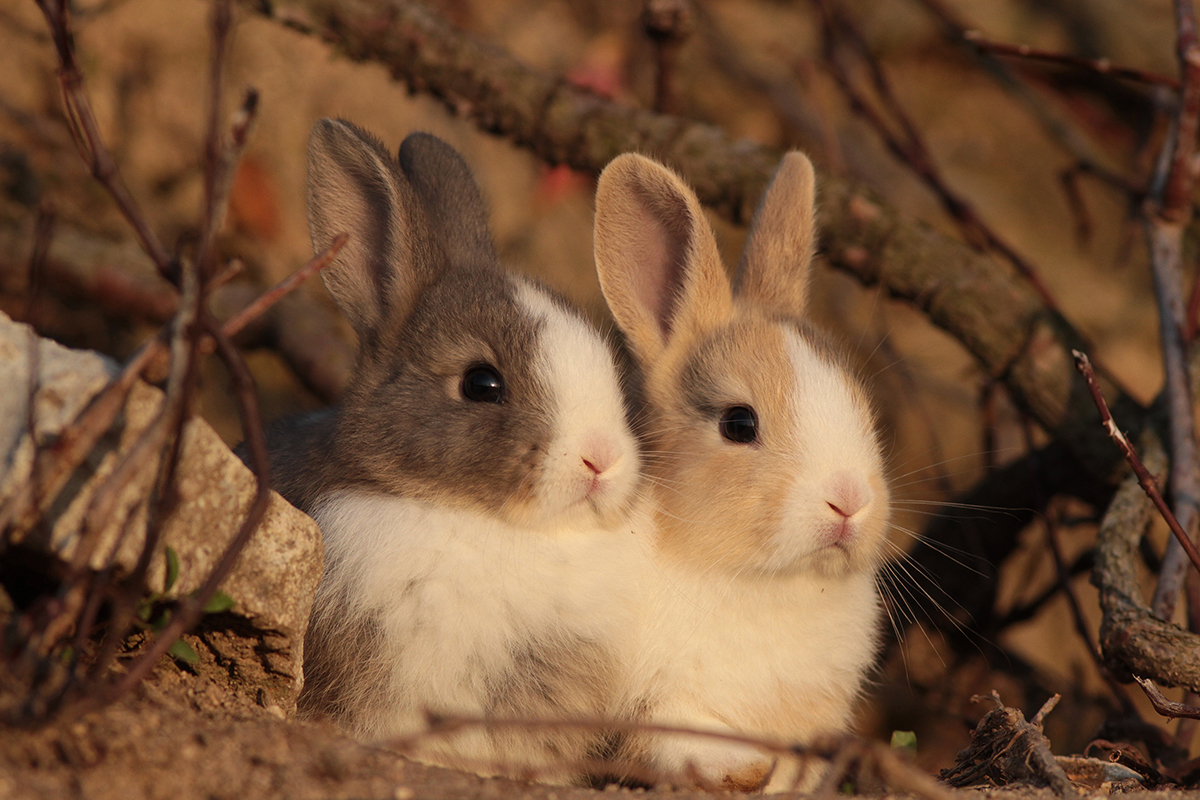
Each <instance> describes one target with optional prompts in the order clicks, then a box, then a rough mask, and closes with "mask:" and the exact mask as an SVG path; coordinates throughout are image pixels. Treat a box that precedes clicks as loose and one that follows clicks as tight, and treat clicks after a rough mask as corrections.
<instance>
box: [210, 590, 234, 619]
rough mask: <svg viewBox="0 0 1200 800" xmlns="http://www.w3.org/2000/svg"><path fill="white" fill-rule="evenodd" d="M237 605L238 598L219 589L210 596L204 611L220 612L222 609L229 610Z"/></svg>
mask: <svg viewBox="0 0 1200 800" xmlns="http://www.w3.org/2000/svg"><path fill="white" fill-rule="evenodd" d="M235 605H237V601H236V600H234V599H233V598H232V597H230V596H229V595H227V594H225V593H224V592H222V591H221V590H220V589H218V590H217V591H216V592H215V593H214V594H213V596H212V597H210V598H208V602H207V603H205V604H204V613H205V614H219V613H221V612H222V611H228V610H229V609H231V608H233V607H234V606H235Z"/></svg>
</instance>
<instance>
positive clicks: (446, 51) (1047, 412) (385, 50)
mask: <svg viewBox="0 0 1200 800" xmlns="http://www.w3.org/2000/svg"><path fill="white" fill-rule="evenodd" d="M240 2H241V3H242V5H243V7H246V8H249V9H251V10H253V11H255V12H257V13H260V14H263V15H266V16H268V17H270V18H272V19H275V20H277V21H279V22H281V23H284V24H286V25H289V26H290V27H292V28H294V29H296V30H299V31H302V32H305V33H308V34H310V35H314V36H319V37H320V38H322V39H324V40H325V41H327V42H329V43H330V44H331V45H332V46H333V47H334V48H336V49H337V50H339V51H341V52H343V53H345V54H346V55H348V56H349V57H351V58H354V59H356V60H360V61H372V62H376V63H381V64H383V65H385V66H386V67H387V68H388V69H389V70H391V72H392V74H393V75H394V76H395V77H396V78H397V79H402V80H404V81H406V82H407V83H408V84H409V85H410V86H411V87H412V88H413V89H414V90H415V91H422V92H427V93H429V94H431V95H433V96H434V97H436V98H438V99H440V100H441V101H442V102H444V103H445V104H446V105H447V106H448V107H449V108H450V109H452V110H453V111H454V112H456V113H459V114H463V115H466V116H469V117H470V118H471V119H473V120H474V121H475V122H476V124H477V125H479V127H481V128H482V129H483V130H486V131H489V132H492V133H496V134H498V135H501V136H504V137H506V138H508V139H510V140H512V141H513V142H515V143H516V144H518V145H521V146H523V147H526V148H528V149H530V150H532V151H533V152H534V153H536V154H537V155H538V156H539V157H540V158H542V159H544V160H546V161H548V162H550V163H561V162H565V163H568V164H570V165H571V166H573V167H575V168H577V169H584V170H592V171H598V170H600V169H601V168H602V167H604V165H605V164H607V163H608V162H609V161H610V160H611V159H612V158H614V157H615V156H617V155H619V154H620V153H623V152H627V151H639V152H644V153H650V154H653V155H655V156H657V157H659V158H662V159H663V160H664V161H666V162H667V163H669V164H671V165H672V166H673V167H675V168H676V169H677V170H679V172H680V173H681V174H682V175H683V176H684V178H686V179H687V180H688V182H689V183H691V184H692V185H693V186H694V187H695V188H696V191H697V193H698V195H699V196H700V198H701V200H702V201H703V202H705V203H707V204H708V205H710V206H713V207H714V208H715V209H716V210H717V211H718V212H720V213H721V214H723V215H725V216H727V217H728V218H730V219H732V220H734V221H735V222H745V221H746V220H748V219H749V218H750V216H751V214H752V212H753V210H754V207H755V205H756V203H757V202H758V197H759V195H760V194H761V192H762V190H763V188H764V187H765V185H766V182H767V179H768V177H769V176H770V174H771V172H772V171H773V170H774V168H775V166H776V164H777V163H778V161H779V158H780V156H781V153H780V152H779V151H777V150H774V149H772V148H769V147H763V146H760V145H756V144H753V143H751V142H746V141H733V140H731V139H730V138H729V137H728V136H727V135H726V134H725V133H724V132H722V131H721V130H720V129H718V128H715V127H713V126H711V125H706V124H703V123H699V122H695V121H692V120H687V119H681V118H678V117H671V116H666V115H661V114H656V113H653V112H651V111H646V110H643V109H637V108H630V107H628V106H623V105H620V104H617V103H614V102H609V101H606V100H604V99H602V98H600V97H598V96H596V95H595V94H593V93H591V92H588V91H586V90H583V89H579V88H577V87H574V86H571V85H570V84H568V83H567V82H566V81H563V80H561V79H559V78H557V77H554V76H549V75H544V74H542V73H539V72H536V71H534V70H532V69H529V68H528V67H526V66H524V65H523V64H521V63H520V62H518V61H516V60H515V59H513V58H512V57H510V56H508V55H507V54H505V53H503V52H502V51H499V50H497V49H496V48H494V47H489V46H485V45H483V44H480V43H478V42H475V41H473V40H471V39H470V38H468V37H466V36H464V35H463V34H461V33H460V32H458V31H456V30H454V29H453V28H451V27H450V26H449V25H448V24H447V23H446V22H444V21H443V20H441V19H439V18H438V17H437V16H436V15H434V14H433V13H431V12H430V11H429V10H428V9H426V8H425V7H423V6H421V5H419V4H417V3H411V2H404V1H403V0H337V2H334V0H276V1H275V2H272V3H263V2H260V1H259V0H240ZM820 187H821V198H820V204H821V216H822V228H823V235H824V249H825V251H826V253H827V255H828V257H829V259H830V260H831V261H832V262H833V264H834V265H835V266H837V267H839V268H841V269H844V270H846V271H848V272H850V273H852V274H853V275H855V276H857V277H858V278H859V279H860V280H861V281H863V282H864V283H866V284H880V285H882V286H883V287H885V288H886V289H887V290H888V291H889V292H890V293H891V294H892V295H894V296H896V297H900V298H904V299H906V300H910V301H912V302H913V303H914V304H916V305H917V306H918V307H919V308H921V309H922V310H923V311H924V312H925V313H926V314H927V315H928V316H929V318H930V319H931V320H932V321H933V322H934V323H935V324H937V325H938V326H940V327H942V328H944V329H946V330H947V331H948V332H950V333H951V334H952V335H953V336H955V337H956V338H957V339H958V340H959V341H960V342H962V344H963V345H964V346H965V347H966V348H967V349H968V350H969V351H970V352H971V353H972V354H973V355H974V356H975V357H976V359H978V361H979V363H980V365H981V368H982V370H983V371H984V372H985V373H987V374H988V375H989V376H992V377H997V378H1001V379H1003V380H1004V381H1005V382H1006V383H1007V384H1008V386H1009V388H1010V390H1011V392H1012V394H1013V397H1014V399H1015V401H1016V402H1017V403H1018V405H1019V406H1020V407H1021V408H1022V410H1024V411H1026V412H1028V413H1029V414H1031V415H1032V416H1033V417H1034V418H1035V419H1036V420H1037V421H1038V422H1039V423H1040V424H1041V425H1042V426H1043V427H1045V428H1046V429H1047V430H1048V431H1049V432H1050V433H1051V434H1052V435H1053V436H1054V437H1056V438H1058V439H1060V440H1062V441H1063V442H1065V443H1067V444H1068V445H1069V446H1070V447H1071V449H1072V450H1073V451H1074V452H1075V453H1076V454H1077V456H1078V457H1079V460H1080V461H1081V463H1083V464H1085V465H1087V467H1088V469H1089V470H1090V471H1091V472H1092V473H1093V474H1094V475H1096V476H1098V477H1100V478H1102V479H1103V480H1105V481H1106V482H1108V483H1114V482H1115V481H1116V479H1117V475H1118V474H1119V473H1118V470H1119V469H1120V466H1121V462H1120V459H1119V457H1118V456H1117V455H1116V454H1115V453H1114V452H1113V449H1112V447H1111V445H1110V444H1109V443H1108V441H1107V440H1106V438H1105V436H1104V433H1103V430H1102V429H1100V427H1099V425H1098V424H1097V420H1098V416H1097V414H1096V410H1095V408H1094V407H1092V405H1091V400H1090V397H1089V395H1088V393H1087V389H1086V387H1085V386H1084V383H1083V380H1082V378H1080V377H1078V376H1077V375H1076V374H1075V370H1074V369H1073V368H1072V362H1071V350H1072V349H1073V348H1078V347H1080V346H1081V345H1082V337H1081V336H1080V335H1079V333H1078V332H1077V331H1076V330H1075V329H1074V328H1072V327H1071V325H1070V324H1069V323H1068V322H1067V321H1066V320H1065V319H1063V317H1062V316H1061V315H1059V314H1056V313H1055V312H1053V311H1052V310H1050V309H1048V308H1047V307H1046V305H1045V303H1044V302H1042V300H1041V298H1039V297H1038V296H1037V293H1036V292H1035V291H1033V289H1032V288H1030V287H1029V285H1028V284H1027V283H1026V282H1025V281H1024V280H1022V279H1021V278H1020V277H1019V276H1017V275H1015V274H1014V273H1013V271H1012V270H1011V269H1010V268H1009V267H1007V266H1005V265H1003V264H1000V263H998V262H997V261H995V260H994V259H993V258H992V257H991V256H988V255H982V254H979V253H976V252H975V251H973V250H972V249H971V248H970V247H968V246H967V245H966V244H963V243H962V242H958V241H955V240H952V239H949V238H947V237H945V236H943V235H941V234H938V233H935V232H934V231H932V230H931V229H929V228H928V227H926V226H924V225H921V224H919V223H915V222H913V221H911V220H908V219H905V218H903V217H901V215H900V214H899V213H898V212H897V211H896V210H894V209H891V208H889V207H888V206H886V205H885V204H884V203H883V202H881V201H880V200H878V199H877V198H875V197H874V196H873V195H872V194H871V193H870V191H869V190H867V189H866V188H865V187H863V186H861V185H859V184H858V183H856V182H854V181H851V180H847V179H845V178H840V177H837V176H833V175H822V176H821V180H820ZM1104 391H1105V394H1106V395H1107V396H1108V397H1110V398H1112V399H1113V403H1112V405H1113V408H1114V414H1115V415H1116V417H1117V419H1118V421H1119V422H1120V424H1121V426H1122V428H1123V429H1125V430H1132V431H1133V432H1134V433H1135V434H1136V432H1137V431H1138V430H1139V429H1140V427H1141V422H1142V420H1143V418H1144V409H1143V408H1141V407H1140V406H1139V405H1138V404H1137V403H1136V402H1135V401H1134V400H1132V399H1131V398H1129V397H1128V396H1124V395H1121V394H1120V393H1119V392H1118V391H1117V390H1116V389H1115V388H1114V387H1112V386H1105V387H1104Z"/></svg>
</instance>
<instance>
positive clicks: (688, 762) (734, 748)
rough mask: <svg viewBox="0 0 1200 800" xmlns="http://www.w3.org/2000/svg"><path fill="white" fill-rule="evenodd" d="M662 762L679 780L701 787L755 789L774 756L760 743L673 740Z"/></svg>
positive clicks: (768, 772) (662, 757)
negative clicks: (754, 744) (765, 751)
mask: <svg viewBox="0 0 1200 800" xmlns="http://www.w3.org/2000/svg"><path fill="white" fill-rule="evenodd" d="M658 761H659V765H660V766H661V767H662V768H664V769H665V770H667V771H669V772H671V773H672V774H673V776H674V778H675V780H676V781H678V782H680V783H683V784H685V785H691V786H695V787H698V788H701V789H707V790H714V789H725V790H733V791H739V792H753V791H757V790H758V789H760V788H761V787H762V785H763V783H764V782H765V781H766V780H767V778H768V777H769V776H770V774H771V768H772V766H773V765H774V759H772V758H771V757H770V756H768V755H766V754H765V753H763V752H762V751H761V750H759V749H758V748H756V747H751V746H749V745H742V744H737V743H734V742H724V741H718V740H698V739H693V740H691V741H684V740H682V739H676V740H674V741H671V742H669V743H668V744H667V745H666V746H665V747H664V748H663V749H662V751H661V752H660V754H659V759H658Z"/></svg>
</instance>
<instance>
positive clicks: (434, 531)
mask: <svg viewBox="0 0 1200 800" xmlns="http://www.w3.org/2000/svg"><path fill="white" fill-rule="evenodd" d="M315 517H316V519H317V522H318V523H319V524H320V526H321V530H322V531H323V534H324V537H325V542H326V553H327V556H326V558H327V567H326V569H327V574H326V578H325V582H326V583H328V584H329V586H328V589H329V590H331V591H333V590H341V591H344V592H345V593H346V596H348V597H349V598H351V607H350V609H349V611H350V614H351V615H363V616H369V617H372V618H373V619H374V620H375V621H376V623H377V625H378V630H379V635H380V639H381V646H382V648H383V651H384V653H383V654H384V656H385V657H386V658H387V659H389V660H390V662H391V664H390V667H389V670H390V683H391V685H390V686H389V687H388V693H387V694H388V695H389V696H390V699H389V702H388V705H389V706H390V707H391V712H392V713H390V714H389V715H387V717H386V718H381V719H379V721H378V722H377V723H375V724H373V725H371V726H370V727H371V728H372V729H373V730H372V731H371V733H372V735H374V736H378V737H383V736H388V735H393V734H397V733H403V732H406V731H409V730H413V729H415V728H419V727H420V726H421V715H422V713H423V711H424V710H426V709H428V710H432V711H438V712H442V713H456V714H467V715H472V716H477V715H487V714H488V713H489V710H490V707H489V703H490V702H491V698H492V695H494V694H495V692H496V687H497V686H501V685H503V684H504V682H505V681H508V680H512V679H513V676H517V678H518V679H519V678H520V673H521V672H522V670H524V669H526V664H525V663H523V659H528V658H531V657H532V658H534V659H544V658H546V657H548V656H543V655H538V654H537V651H538V648H544V649H547V650H550V651H554V652H560V651H563V652H565V651H566V650H570V649H571V648H572V646H573V645H578V646H579V647H580V648H584V649H586V648H587V647H591V648H595V647H601V648H604V651H605V652H611V653H612V654H613V655H612V658H613V660H614V661H615V659H616V653H618V652H620V651H622V650H623V649H624V647H626V646H628V645H627V644H625V643H624V642H623V640H624V638H625V637H627V636H629V635H630V632H631V630H632V615H633V613H634V592H633V591H632V586H633V584H634V582H635V581H636V580H637V578H636V574H637V570H638V569H639V565H640V564H641V563H642V561H643V560H644V556H643V554H642V551H641V548H640V547H639V546H638V545H637V543H636V541H635V539H634V537H633V534H632V533H631V532H630V531H629V529H628V528H627V527H618V528H615V529H601V528H588V529H579V530H571V531H554V532H547V531H534V530H524V529H518V528H514V527H512V526H509V525H506V524H504V523H502V522H499V521H497V520H495V519H493V518H490V517H487V516H484V515H481V514H477V513H473V512H469V511H455V510H448V509H444V508H436V507H433V506H429V505H427V504H425V503H421V502H417V501H413V500H406V499H401V498H395V497H386V496H380V495H368V494H361V493H351V492H346V493H341V494H338V495H334V496H332V497H331V498H329V500H328V501H327V502H326V503H324V504H323V505H322V507H321V508H319V509H318V511H317V513H316V514H315ZM531 653H534V655H533V656H530V654H531ZM551 667H553V665H551ZM563 669H565V668H563ZM585 688H588V689H590V688H591V687H585ZM564 705H568V706H569V705H570V703H568V702H566V701H564ZM575 711H576V712H577V713H581V712H579V710H578V709H575ZM586 711H589V712H590V713H591V714H593V715H596V714H602V713H604V711H605V709H603V708H592V709H586Z"/></svg>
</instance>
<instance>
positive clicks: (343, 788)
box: [0, 637, 1191, 800]
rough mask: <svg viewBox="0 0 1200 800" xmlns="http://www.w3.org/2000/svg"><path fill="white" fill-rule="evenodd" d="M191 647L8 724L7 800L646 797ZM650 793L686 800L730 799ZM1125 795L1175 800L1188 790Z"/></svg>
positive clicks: (1018, 797)
mask: <svg viewBox="0 0 1200 800" xmlns="http://www.w3.org/2000/svg"><path fill="white" fill-rule="evenodd" d="M189 639H190V640H191V642H192V644H193V647H194V649H196V650H197V652H199V653H200V654H201V661H200V663H199V664H197V665H194V666H186V667H185V666H183V665H180V664H179V663H177V662H173V661H171V660H169V659H164V660H163V662H162V663H161V664H159V665H158V666H157V668H156V669H155V670H154V671H153V672H152V673H151V675H150V677H149V678H148V679H147V680H145V681H143V682H142V683H141V684H140V685H139V686H137V687H136V688H135V689H134V690H133V691H132V692H131V693H130V694H128V695H126V696H125V697H123V698H121V699H120V700H118V701H117V702H116V703H114V704H113V705H110V706H108V707H107V708H104V709H102V710H100V711H97V712H93V713H91V714H88V715H85V716H84V717H82V718H79V719H74V720H68V721H65V722H60V723H55V724H52V725H49V726H46V727H42V728H39V729H36V730H30V729H19V728H5V727H0V800H75V799H76V798H87V800H192V798H195V800H225V799H226V798H228V799H229V800H234V799H235V798H236V800H268V799H271V800H275V799H283V798H286V800H308V799H309V798H312V799H313V800H317V799H318V798H320V799H321V800H339V799H340V798H346V799H347V800H349V799H350V798H361V799H362V800H374V799H376V798H377V799H378V800H416V799H417V798H431V799H439V798H476V799H477V800H488V799H489V798H526V799H528V800H598V798H599V797H600V796H601V795H603V796H604V797H609V796H616V797H630V796H633V795H645V794H646V793H647V790H645V789H629V788H624V787H618V786H615V785H610V786H607V787H605V788H604V789H603V790H596V789H587V788H577V787H565V786H553V785H546V784H539V783H536V782H532V781H530V782H526V781H516V780H508V779H502V778H485V777H480V776H478V775H473V774H469V773H465V772H459V771H456V770H450V769H442V768H439V767H433V766H428V765H424V764H419V763H416V762H413V761H409V760H408V759H406V758H405V757H404V756H403V755H401V754H400V753H397V752H394V751H391V750H389V749H387V748H384V747H379V746H371V745H366V744H362V743H360V742H357V741H354V740H353V739H351V738H349V737H347V736H346V735H344V734H342V733H341V732H340V731H338V730H337V729H336V728H334V727H333V726H332V725H329V724H327V723H321V722H306V721H297V720H294V719H289V718H288V717H287V715H286V714H285V712H284V711H283V710H282V709H281V708H280V707H279V706H278V705H274V704H271V703H269V702H268V703H267V704H266V705H265V706H264V705H263V703H264V702H265V701H264V698H266V697H267V696H268V695H266V694H265V693H263V692H261V691H253V690H248V688H247V684H246V683H244V682H242V681H241V680H239V679H238V677H237V676H236V675H234V674H233V672H232V671H231V670H230V669H229V668H228V662H226V663H222V662H223V659H221V658H219V657H218V656H217V655H216V654H217V652H218V649H217V648H214V647H212V646H211V645H210V646H208V647H206V646H205V642H204V641H203V640H201V639H199V638H197V637H189ZM649 791H650V793H652V794H655V795H661V796H665V797H670V798H678V800H695V799H697V798H712V797H717V796H728V794H727V793H726V794H721V795H718V794H713V793H708V792H701V791H694V790H690V791H685V790H671V789H653V790H649ZM942 791H943V792H945V794H944V795H942V796H941V797H939V798H937V800H947V799H950V800H953V799H954V798H956V797H962V798H978V800H1051V798H1055V797H1056V796H1055V794H1054V793H1053V792H1051V791H1050V790H1048V789H1038V788H1032V787H1027V786H1013V787H1004V788H989V789H960V790H952V789H943V790H942ZM939 794H940V793H939ZM1103 794H1104V792H1097V791H1091V792H1088V793H1087V796H1089V797H1097V796H1101V795H1103ZM859 796H872V797H878V796H881V793H880V792H873V793H871V794H869V795H859ZM883 796H914V795H911V794H904V793H898V795H895V794H893V793H890V792H889V793H887V794H886V795H883ZM917 796H919V795H917ZM1122 796H1123V797H1128V798H1130V800H1140V799H1141V798H1146V799H1147V800H1149V799H1150V798H1153V800H1175V799H1176V798H1182V797H1184V796H1185V793H1184V792H1178V791H1153V792H1151V791H1134V792H1123V793H1122ZM1188 796H1189V797H1190V796H1191V795H1190V794H1188ZM926 798H927V800H935V798H934V797H933V796H932V795H926Z"/></svg>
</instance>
